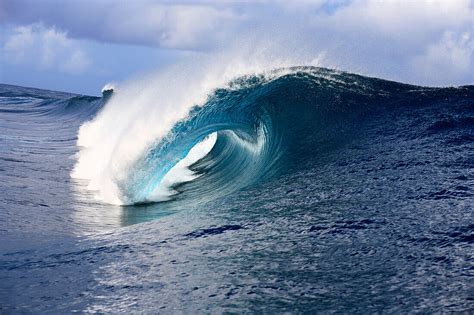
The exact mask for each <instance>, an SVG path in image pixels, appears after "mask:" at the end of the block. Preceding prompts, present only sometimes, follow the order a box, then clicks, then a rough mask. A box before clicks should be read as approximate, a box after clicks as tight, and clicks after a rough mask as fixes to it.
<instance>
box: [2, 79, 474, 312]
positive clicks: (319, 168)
mask: <svg viewBox="0 0 474 315" xmlns="http://www.w3.org/2000/svg"><path fill="white" fill-rule="evenodd" d="M315 71H316V70H315ZM320 71H323V70H320ZM339 75H340V76H341V77H340V78H339V79H340V80H342V81H343V83H340V82H339V83H338V81H334V80H331V81H325V79H320V80H319V81H316V80H315V79H314V78H315V77H317V75H316V74H315V73H313V74H311V75H309V76H305V75H301V74H298V73H297V74H293V75H290V76H286V77H284V78H281V79H279V80H277V81H275V82H276V83H272V84H275V86H270V88H269V86H268V85H267V86H266V88H268V90H266V92H265V93H266V94H262V93H263V92H261V91H259V93H260V94H259V97H258V98H254V99H252V100H253V101H254V102H260V103H259V104H266V105H265V107H264V108H265V109H266V110H265V113H266V115H268V116H269V117H270V119H271V121H272V123H273V125H272V126H274V127H275V130H271V132H273V133H276V132H278V133H279V135H278V137H279V138H278V139H281V141H279V142H278V143H279V146H278V152H280V153H281V156H280V155H279V158H278V161H277V162H274V161H273V162H274V163H275V164H274V165H275V166H274V168H275V170H278V172H274V173H272V175H271V176H267V177H263V176H262V180H255V181H253V182H252V183H251V184H249V185H245V186H244V187H241V188H239V189H237V190H236V191H233V192H232V193H228V194H222V195H220V196H218V197H216V198H213V199H209V201H206V202H200V201H199V200H198V199H199V197H197V196H199V194H198V193H197V190H196V189H197V188H196V187H195V186H197V185H201V186H202V185H203V183H206V180H207V181H209V184H208V185H207V186H206V185H205V186H206V187H212V183H211V179H212V182H219V180H220V179H219V178H217V176H221V177H222V176H223V175H222V174H223V173H219V172H217V171H216V172H215V173H212V170H211V169H212V168H213V167H221V166H222V163H223V162H221V160H219V163H217V162H216V161H217V160H218V159H217V157H219V159H221V158H222V154H224V153H225V154H228V151H226V150H224V149H223V148H228V146H229V142H226V141H228V139H227V138H226V137H228V135H227V134H226V132H222V133H221V134H220V136H219V137H220V139H221V140H219V139H218V142H217V144H216V148H215V149H213V151H211V153H210V155H209V156H208V157H206V158H205V159H204V160H203V161H200V162H199V163H198V165H196V166H195V167H196V169H199V170H200V171H201V172H203V173H204V176H202V177H201V178H199V180H197V181H196V182H191V183H188V184H184V185H183V186H182V187H181V188H180V191H182V194H181V195H179V196H177V198H176V200H173V201H170V202H165V203H157V204H146V205H138V206H129V207H119V206H112V205H106V204H103V203H101V202H99V201H95V200H94V198H93V195H92V193H91V192H87V191H86V190H84V189H81V187H84V186H86V185H87V183H84V182H81V181H78V180H73V179H71V177H70V172H71V170H72V168H73V166H74V163H75V157H74V154H75V153H76V152H77V147H76V141H77V131H78V128H79V126H80V125H81V124H82V123H83V122H84V121H85V120H88V119H91V118H92V117H93V116H94V115H95V114H96V113H97V111H98V110H100V108H101V107H102V106H103V103H104V102H105V100H104V99H101V98H94V97H86V96H77V95H71V94H66V93H59V92H51V91H42V90H36V89H30V88H21V87H15V86H8V85H0V240H1V242H0V310H1V312H2V313H18V312H26V313H38V312H53V313H64V312H70V311H89V312H113V313H115V312H134V311H135V312H162V313H176V312H184V313H206V312H216V313H222V312H270V313H273V312H285V311H286V312H295V313H299V312H314V311H329V312H343V313H366V312H388V313H405V312H412V311H422V312H436V311H446V312H450V311H467V312H469V311H473V310H474V286H473V283H474V87H473V86H468V87H461V88H450V89H428V88H420V87H414V86H408V85H401V84H396V83H391V82H386V81H381V80H377V79H369V78H363V77H357V76H352V75H348V74H339ZM254 88H256V87H254ZM258 88H261V87H258ZM240 92H241V91H240ZM240 92H239V91H237V92H235V91H234V92H232V93H240ZM220 93H223V92H220ZM229 93H231V92H229ZM232 93H231V95H230V96H229V95H227V94H225V93H224V94H225V95H222V94H219V95H217V96H216V97H217V98H218V99H219V100H220V101H222V102H224V101H229V99H228V97H231V98H232V99H235V97H236V95H235V94H232ZM242 93H243V92H242ZM245 93H246V94H245V95H251V94H252V93H253V92H252V91H251V92H249V91H246V92H245ZM262 95H263V96H262ZM237 96H238V97H237V99H239V100H240V98H239V97H243V96H242V95H240V94H239V95H237ZM262 102H263V103H262ZM322 103H324V106H322V105H321V104H322ZM259 108H260V107H259ZM252 110H253V109H252ZM266 117H267V116H266ZM269 136H270V138H271V137H274V139H275V138H276V136H274V135H273V134H270V135H269ZM226 139H227V140H226ZM219 141H221V142H219ZM219 146H220V147H219ZM226 152H227V153H226ZM268 152H272V151H271V150H270V149H269V150H268ZM268 152H267V153H268ZM232 154H235V153H232ZM239 154H241V153H239ZM272 154H274V153H272ZM233 158H235V156H234V155H233ZM206 159H207V160H206ZM229 160H230V158H229ZM226 161H227V160H226ZM227 162H228V161H227ZM273 162H272V163H273ZM249 165H250V164H249ZM272 165H273V164H272ZM246 167H250V166H246ZM272 168H273V166H272ZM216 169H217V168H216ZM206 174H208V176H207V177H206ZM225 180H232V179H231V178H226V179H225ZM193 185H194V186H193ZM209 185H210V186H209ZM202 198H204V199H205V196H202Z"/></svg>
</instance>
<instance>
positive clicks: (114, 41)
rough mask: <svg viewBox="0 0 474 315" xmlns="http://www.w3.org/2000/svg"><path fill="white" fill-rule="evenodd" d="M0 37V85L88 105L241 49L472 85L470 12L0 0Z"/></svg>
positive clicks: (408, 3) (181, 0)
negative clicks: (84, 100)
mask: <svg viewBox="0 0 474 315" xmlns="http://www.w3.org/2000/svg"><path fill="white" fill-rule="evenodd" d="M0 27H1V33H0V51H1V58H0V82H1V83H7V84H14V85H22V86H31V87H38V88H46V89H51V90H60V91H68V92H74V93H81V94H89V95H99V94H100V91H101V89H102V87H103V86H104V85H105V84H107V83H113V82H123V81H127V80H133V78H136V77H141V76H144V75H145V74H147V73H151V72H160V71H162V70H163V69H166V68H167V67H168V66H170V65H173V64H177V63H180V62H183V61H186V60H188V59H193V60H199V57H200V56H203V57H206V58H212V56H214V55H216V54H219V53H222V52H223V51H233V52H234V55H235V54H238V53H239V50H240V48H241V47H243V46H245V47H246V49H247V50H248V49H249V47H250V49H255V50H258V49H260V48H261V47H262V46H271V47H272V48H271V49H270V51H269V50H266V51H267V52H268V56H267V58H276V56H278V52H280V51H286V52H287V54H288V52H290V53H291V54H296V55H297V54H301V55H305V56H310V57H309V59H311V58H313V59H314V60H317V64H318V65H320V66H324V67H329V68H334V69H338V70H344V71H350V72H355V73H360V74H364V75H369V76H376V77H381V78H384V79H390V80H396V81H401V82H405V83H412V84H419V85H428V86H451V85H466V84H474V0H405V1H403V0H384V1H382V0H352V1H351V0H332V1H325V0H313V1H310V0H293V1H289V0H288V1H282V0H274V1H270V0H255V1H245V0H240V1H232V0H227V1H225V0H221V1H217V0H203V1H193V0H177V1H171V0H168V1H167V0H163V1H151V0H116V1H111V0H102V1H101V0H94V1H92V0H68V1H63V0H1V1H0ZM296 60H297V59H296ZM301 60H303V59H301ZM304 62H305V61H301V63H304ZM295 65H297V64H295Z"/></svg>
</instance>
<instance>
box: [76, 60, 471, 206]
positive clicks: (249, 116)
mask: <svg viewBox="0 0 474 315" xmlns="http://www.w3.org/2000/svg"><path fill="white" fill-rule="evenodd" d="M161 83H162V84H163V86H160V85H158V86H156V89H157V90H158V92H157V93H156V94H153V93H149V92H146V91H145V92H143V93H137V90H138V91H139V90H140V87H135V88H134V89H133V90H132V91H126V90H125V91H120V90H119V91H118V92H117V93H114V95H113V96H112V98H111V100H110V101H109V102H108V103H107V104H106V106H105V107H104V108H103V109H102V111H101V112H99V114H98V115H97V116H96V117H95V118H94V119H93V120H91V121H88V122H87V123H85V124H84V125H83V126H82V127H81V129H80V132H79V140H78V145H79V147H80V152H79V155H78V162H77V164H76V167H75V169H74V171H73V173H72V176H73V177H76V178H85V179H87V180H88V181H89V189H91V190H95V191H97V196H98V198H100V199H101V200H103V201H105V202H108V203H112V204H121V205H130V204H138V203H147V202H156V201H166V200H170V199H179V198H190V199H191V200H194V201H205V200H209V199H213V198H216V197H219V196H222V195H224V194H229V193H231V192H233V191H235V190H238V189H241V188H244V187H247V186H249V185H252V184H254V183H257V182H260V181H263V180H267V179H270V178H272V177H274V176H276V175H278V174H281V173H282V172H289V171H292V170H295V169H298V168H303V167H304V165H306V163H312V162H313V161H315V160H317V159H318V154H319V153H321V152H324V151H325V150H330V149H331V147H333V146H338V145H341V144H343V143H346V142H348V141H350V140H351V138H354V137H357V136H358V134H357V132H354V130H355V129H354V128H356V126H357V124H358V122H360V121H363V120H364V119H366V118H367V117H369V116H372V115H377V113H380V112H383V111H386V110H389V109H390V108H391V107H394V106H410V105H413V104H415V103H416V104H418V105H420V104H423V102H426V101H428V100H430V101H433V99H436V98H440V99H441V98H443V97H445V96H446V95H447V94H449V95H450V96H451V97H465V96H466V95H468V96H469V97H472V95H473V92H474V91H473V89H472V87H464V88H456V89H454V88H451V89H437V88H424V87H417V86H412V85H406V84H400V83H395V82H389V81H385V80H380V79H375V78H367V77H362V76H359V75H354V74H349V73H344V72H338V71H333V70H328V69H323V68H316V67H292V68H284V69H276V70H272V71H267V72H264V73H260V74H259V73H257V74H253V75H244V76H240V77H237V78H234V79H232V80H230V81H229V82H227V83H225V84H221V86H220V87H219V86H217V87H213V86H210V87H209V86H206V87H205V88H204V87H203V86H202V84H201V85H197V89H199V88H202V91H200V92H201V94H199V93H198V94H196V93H193V92H189V95H188V94H187V93H188V90H187V89H183V90H171V91H170V90H169V87H170V85H166V83H164V82H161ZM174 83H176V82H171V83H169V84H174ZM182 86H183V85H181V87H182ZM203 93H204V95H205V97H204V98H203V97H202V94H203ZM170 94H171V96H172V97H170ZM196 95H201V97H195V96H196ZM193 97H194V99H193Z"/></svg>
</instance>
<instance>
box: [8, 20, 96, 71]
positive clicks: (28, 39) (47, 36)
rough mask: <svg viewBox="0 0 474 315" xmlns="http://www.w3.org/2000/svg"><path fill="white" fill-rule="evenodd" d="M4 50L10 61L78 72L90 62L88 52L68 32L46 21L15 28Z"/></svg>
mask: <svg viewBox="0 0 474 315" xmlns="http://www.w3.org/2000/svg"><path fill="white" fill-rule="evenodd" d="M2 50H3V52H4V56H5V59H6V61H7V62H10V63H14V64H24V65H31V66H34V67H36V68H37V69H40V70H53V71H59V72H64V73H69V74H77V73H82V72H83V71H85V70H86V69H87V67H88V66H89V64H90V61H89V58H88V56H87V54H86V53H85V52H84V51H83V50H82V49H81V48H80V46H79V45H78V44H77V43H76V42H75V41H74V40H71V39H69V38H68V37H67V35H66V33H65V32H62V31H58V30H56V29H55V28H46V27H44V26H43V25H42V24H31V25H27V26H19V27H16V28H14V29H13V31H12V32H11V34H9V35H7V37H6V39H5V42H4V44H3V47H2Z"/></svg>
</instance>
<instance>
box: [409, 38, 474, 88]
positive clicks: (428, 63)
mask: <svg viewBox="0 0 474 315" xmlns="http://www.w3.org/2000/svg"><path fill="white" fill-rule="evenodd" d="M411 63H412V65H413V67H414V68H415V69H416V73H417V74H418V76H419V77H420V79H422V80H423V81H426V82H431V83H432V84H443V81H446V79H449V80H450V81H451V82H453V81H454V82H456V83H459V84H462V82H464V81H465V80H463V79H464V77H466V78H465V79H467V80H469V78H467V77H468V76H471V80H472V76H473V75H474V74H473V73H474V38H472V36H471V34H470V33H469V32H465V33H462V34H456V33H454V32H451V31H446V32H445V33H444V34H443V36H442V37H441V39H440V40H439V41H438V42H436V43H434V44H431V45H429V46H428V47H427V48H426V51H425V52H424V53H423V54H422V55H419V56H415V57H413V59H412V61H411Z"/></svg>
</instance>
